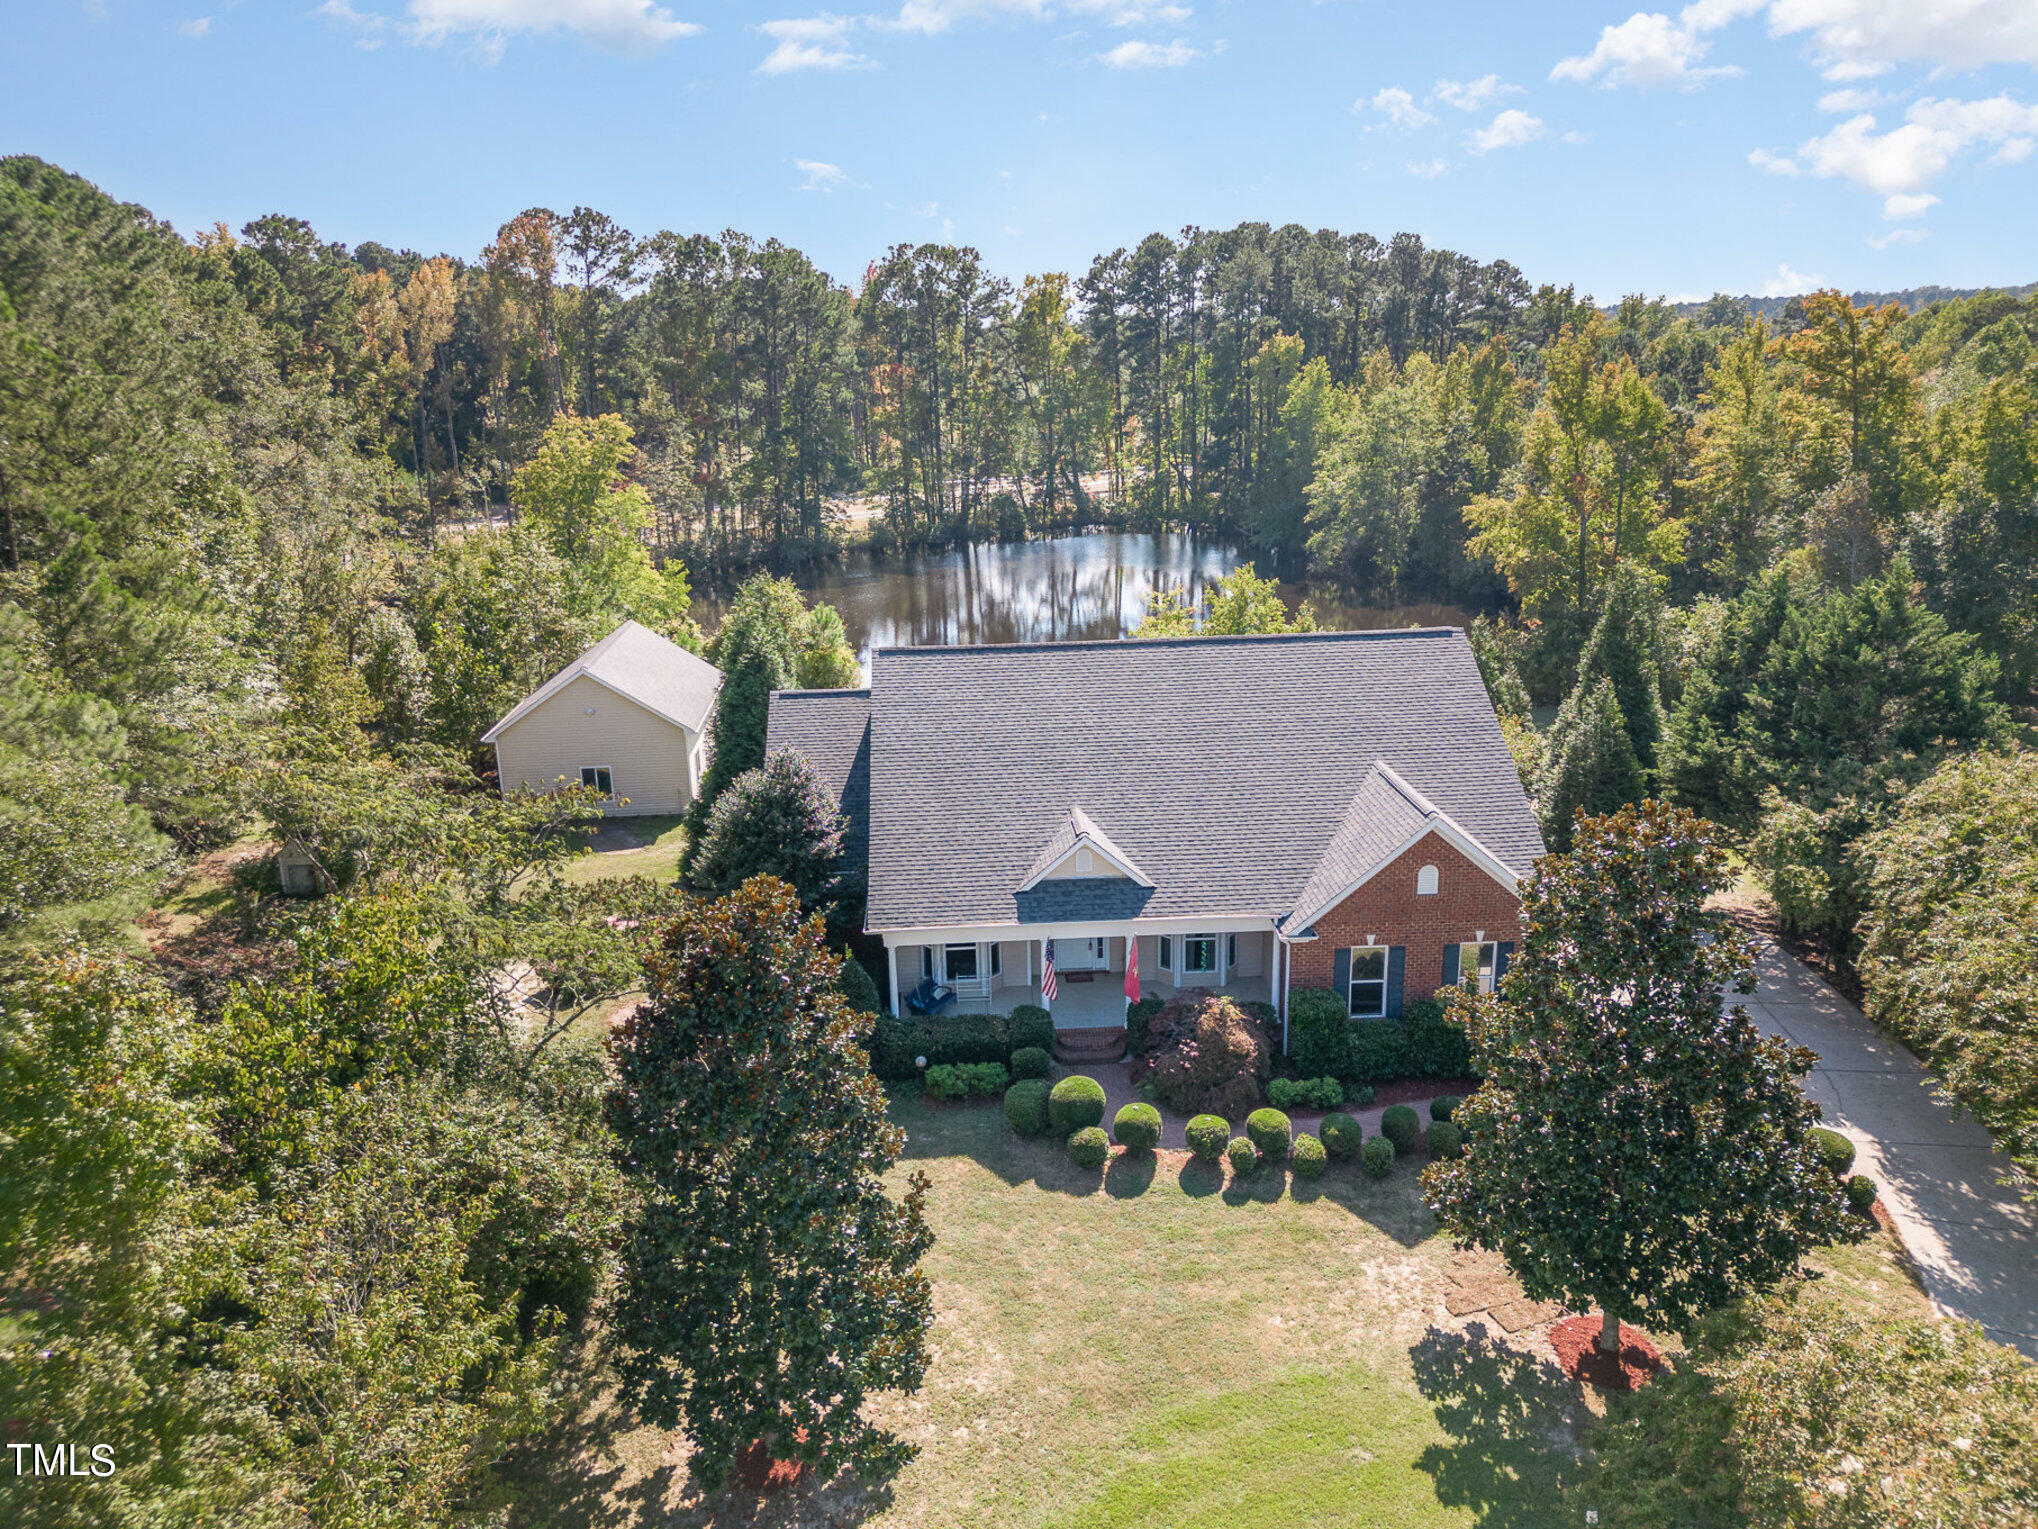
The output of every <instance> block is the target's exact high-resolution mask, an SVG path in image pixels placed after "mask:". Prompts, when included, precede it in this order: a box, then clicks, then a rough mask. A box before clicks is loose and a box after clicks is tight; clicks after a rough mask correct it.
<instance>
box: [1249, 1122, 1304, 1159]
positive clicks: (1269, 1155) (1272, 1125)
mask: <svg viewBox="0 0 2038 1529" xmlns="http://www.w3.org/2000/svg"><path fill="white" fill-rule="evenodd" d="M1245 1134H1246V1135H1247V1136H1249V1137H1251V1138H1252V1144H1253V1145H1254V1146H1255V1147H1257V1148H1259V1150H1260V1156H1261V1157H1264V1158H1266V1159H1268V1160H1269V1161H1270V1162H1276V1163H1279V1162H1284V1161H1286V1160H1287V1157H1288V1143H1289V1142H1291V1141H1292V1140H1294V1137H1295V1128H1294V1127H1293V1126H1292V1125H1290V1124H1289V1123H1288V1117H1287V1116H1286V1115H1283V1114H1282V1113H1281V1112H1280V1111H1279V1110H1254V1111H1253V1112H1252V1113H1251V1114H1250V1115H1248V1116H1246V1118H1245Z"/></svg>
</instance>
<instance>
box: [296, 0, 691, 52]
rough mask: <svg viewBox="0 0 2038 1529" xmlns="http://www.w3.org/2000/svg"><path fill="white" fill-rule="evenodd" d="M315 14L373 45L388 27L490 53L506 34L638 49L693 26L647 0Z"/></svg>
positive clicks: (468, 0)
mask: <svg viewBox="0 0 2038 1529" xmlns="http://www.w3.org/2000/svg"><path fill="white" fill-rule="evenodd" d="M318 14H319V15H321V16H324V17H326V18H327V19H328V20H331V21H335V22H338V23H340V24H341V25H343V26H346V27H349V28H351V29H352V30H353V32H354V34H355V37H356V40H358V41H359V42H360V43H361V44H362V46H364V47H373V46H375V45H376V44H377V43H379V42H380V41H381V40H382V37H383V35H384V34H385V33H387V32H388V31H390V30H391V29H392V28H393V29H395V30H396V31H398V32H399V33H400V34H401V35H402V36H403V37H404V38H405V40H407V41H409V42H412V43H416V44H419V45H421V46H425V47H436V46H438V45H440V44H442V43H446V42H452V41H464V42H467V43H469V44H470V45H471V46H472V47H473V48H474V49H475V50H476V51H477V52H478V53H480V54H481V56H482V57H484V58H486V59H489V60H491V61H493V60H495V59H498V58H500V57H502V52H503V49H504V48H506V47H508V46H509V42H510V39H511V38H513V37H520V36H528V37H547V36H550V35H552V34H553V33H556V32H567V33H571V34H572V35H574V36H576V37H579V38H581V39H583V40H584V41H587V42H591V43H594V44H595V45H596V46H598V47H603V48H608V49H610V50H611V51H613V52H617V53H643V52H648V51H649V50H651V49H653V48H657V47H661V46H663V45H664V44H666V43H668V42H672V41H673V40H675V39H676V38H681V37H691V36H693V35H694V34H695V33H696V32H698V31H700V27H699V26H698V25H696V24H695V23H694V22H691V21H681V20H678V19H677V18H676V17H674V16H673V14H672V12H671V11H669V10H667V9H666V8H665V7H664V6H662V5H654V4H653V3H652V0H409V4H408V5H407V6H406V7H405V9H404V13H403V19H402V20H401V21H395V20H393V19H392V18H391V17H389V16H386V15H383V14H381V13H379V12H374V11H357V10H355V9H354V7H353V6H352V5H351V4H349V3H348V0H325V3H324V4H323V5H321V6H320V7H319V8H318Z"/></svg>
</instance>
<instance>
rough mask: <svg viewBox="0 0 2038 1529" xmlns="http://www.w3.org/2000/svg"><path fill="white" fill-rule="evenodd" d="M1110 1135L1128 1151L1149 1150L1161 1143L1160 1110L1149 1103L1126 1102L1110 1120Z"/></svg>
mask: <svg viewBox="0 0 2038 1529" xmlns="http://www.w3.org/2000/svg"><path fill="white" fill-rule="evenodd" d="M1111 1135H1112V1138H1113V1139H1114V1140H1115V1141H1116V1142H1117V1143H1118V1145H1119V1146H1121V1147H1123V1148H1125V1149H1126V1150H1127V1151H1128V1152H1151V1151H1153V1149H1154V1148H1155V1147H1158V1146H1159V1145H1160V1144H1161V1112H1160V1111H1159V1110H1157V1109H1155V1108H1154V1107H1153V1106H1152V1105H1150V1104H1128V1105H1126V1106H1125V1108H1124V1109H1122V1110H1120V1111H1119V1112H1118V1118H1117V1119H1116V1120H1114V1121H1112V1122H1111Z"/></svg>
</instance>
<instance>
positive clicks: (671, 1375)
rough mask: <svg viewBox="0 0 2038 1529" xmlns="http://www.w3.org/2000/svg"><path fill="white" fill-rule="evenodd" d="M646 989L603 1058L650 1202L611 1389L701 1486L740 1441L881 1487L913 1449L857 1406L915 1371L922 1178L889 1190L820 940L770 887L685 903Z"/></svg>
mask: <svg viewBox="0 0 2038 1529" xmlns="http://www.w3.org/2000/svg"><path fill="white" fill-rule="evenodd" d="M647 976H648V982H647V988H648V991H649V994H650V997H649V998H648V999H647V1000H646V1001H645V1003H644V1004H643V1005H642V1006H641V1007H640V1008H639V1009H638V1010H637V1011H636V1012H635V1013H634V1014H633V1015H631V1016H630V1018H629V1020H628V1021H627V1022H626V1023H624V1024H623V1025H622V1026H621V1027H620V1028H618V1029H617V1031H616V1032H615V1035H614V1037H613V1039H612V1040H611V1042H610V1054H611V1058H612V1060H613V1062H614V1064H615V1069H616V1086H615V1090H614V1092H613V1093H612V1094H611V1096H610V1102H609V1119H610V1122H611V1124H612V1125H613V1126H614V1127H615V1130H616V1134H617V1136H618V1137H619V1138H620V1139H621V1151H622V1153H623V1157H624V1162H625V1165H626V1167H627V1168H628V1169H629V1170H630V1171H631V1172H632V1173H633V1174H634V1175H635V1176H636V1177H637V1179H638V1181H639V1182H640V1184H641V1186H642V1189H643V1193H644V1200H645V1204H644V1212H643V1218H642V1220H641V1222H640V1223H639V1226H638V1229H637V1234H636V1237H635V1239H634V1242H633V1244H632V1246H631V1248H630V1250H629V1253H628V1255H627V1267H626V1272H625V1278H624V1288H623V1293H622V1297H621V1300H620V1302H619V1305H618V1308H617V1312H616V1319H615V1331H616V1334H617V1336H618V1338H619V1339H620V1340H621V1341H622V1343H623V1345H624V1347H625V1350H626V1357H625V1358H624V1360H623V1362H622V1367H621V1368H622V1378H623V1384H624V1387H625V1390H626V1391H627V1393H628V1395H629V1397H630V1398H631V1400H632V1402H633V1403H634V1404H635V1405H636V1406H637V1407H638V1408H639V1409H640V1411H641V1412H642V1413H643V1415H644V1416H645V1417H647V1418H649V1419H651V1420H652V1421H653V1422H655V1423H657V1424H659V1425H660V1426H662V1427H673V1426H675V1425H679V1426H684V1427H685V1429H686V1432H687V1434H688V1436H689V1437H690V1438H691V1439H692V1441H693V1446H694V1450H695V1454H694V1462H693V1472H694V1475H695V1476H696V1478H697V1479H699V1480H700V1481H701V1483H702V1484H703V1485H704V1486H706V1487H708V1488H710V1489H713V1488H714V1487H716V1486H719V1485H720V1484H721V1482H722V1480H723V1479H724V1478H725V1477H726V1475H727V1474H728V1471H729V1468H730V1466H731V1465H732V1464H733V1463H734V1462H735V1459H736V1455H737V1452H738V1451H739V1450H741V1449H743V1448H745V1447H746V1446H747V1445H749V1444H750V1443H751V1442H752V1441H754V1440H763V1441H765V1442H766V1443H767V1444H768V1446H769V1447H770V1448H771V1450H772V1452H773V1453H774V1454H775V1455H776V1456H777V1457H779V1458H782V1459H793V1458H797V1459H800V1460H803V1461H806V1462H808V1463H809V1464H812V1465H814V1466H816V1467H819V1468H821V1469H822V1470H823V1471H827V1470H831V1469H834V1468H837V1467H840V1466H842V1465H852V1466H854V1467H856V1468H857V1469H858V1470H859V1471H860V1472H863V1473H865V1474H866V1475H869V1474H877V1473H881V1472H883V1471H885V1470H888V1469H894V1468H896V1467H897V1466H899V1465H901V1464H903V1463H904V1462H905V1461H906V1460H908V1459H910V1458H911V1457H912V1454H913V1449H912V1447H911V1446H909V1445H907V1444H906V1443H904V1442H903V1441H902V1440H899V1439H897V1438H894V1437H892V1436H891V1435H889V1434H887V1433H885V1432H883V1431H881V1430H879V1429H877V1428H875V1427H873V1426H872V1425H871V1424H870V1423H869V1422H868V1421H866V1420H865V1418H864V1417H863V1415H862V1409H863V1406H864V1403H865V1401H866V1400H867V1399H868V1398H869V1396H870V1395H871V1393H873V1392H877V1391H891V1390H902V1391H913V1390H917V1389H918V1388H919V1386H920V1384H921V1381H922V1380H923V1379H924V1377H925V1375H926V1372H927V1329H928V1326H929V1324H930V1323H931V1322H932V1321H933V1314H934V1308H933V1294H932V1290H931V1288H930V1286H929V1284H928V1281H927V1276H926V1275H925V1274H924V1273H922V1272H921V1271H920V1269H919V1268H918V1267H917V1265H918V1263H919V1260H920V1259H921V1257H922V1256H923V1255H924V1254H925V1253H926V1252H927V1250H928V1248H930V1247H931V1246H932V1245H933V1242H934V1235H933V1233H932V1232H931V1231H930V1230H929V1229H928V1226H927V1222H926V1217H925V1215H924V1213H923V1204H924V1201H925V1198H926V1193H927V1188H928V1181H927V1178H926V1176H925V1175H924V1174H918V1173H916V1174H914V1175H913V1178H912V1181H911V1187H910V1188H909V1189H908V1190H907V1192H906V1194H905V1197H904V1198H903V1199H902V1200H893V1199H891V1198H890V1197H889V1196H888V1195H886V1193H885V1190H884V1183H883V1177H882V1176H883V1174H884V1172H885V1170H886V1169H888V1168H890V1167H891V1166H892V1164H893V1163H894V1162H895V1161H897V1159H898V1155H899V1150H900V1148H901V1147H902V1146H903V1145H904V1143H905V1137H904V1135H903V1133H902V1132H900V1130H899V1129H898V1127H896V1126H894V1125H892V1124H891V1123H890V1121H889V1120H887V1119H886V1116H885V1096H884V1092H883V1090H882V1089H881V1088H880V1087H879V1086H878V1084H877V1081H876V1079H874V1078H873V1077H872V1076H871V1072H870V1061H869V1057H868V1055H867V1054H866V1052H865V1051H864V1048H863V1030H864V1026H866V1025H867V1024H868V1021H867V1020H865V1019H860V1018H858V1017H857V1016H856V1015H855V1014H853V1013H852V1012H851V1010H850V1007H849V1005H848V1003H847V1002H846V1001H845V1000H844V999H843V997H842V994H841V991H840V989H839V988H838V986H837V982H838V978H839V976H840V959H839V958H838V957H835V956H833V955H830V954H829V953H828V950H827V948H826V946H825V945H824V944H823V941H822V926H821V921H820V920H819V919H817V918H807V917H805V916H804V915H803V914H802V912H801V910H800V904H799V899H798V897H797V896H796V895H795V894H794V892H793V890H792V888H791V887H788V886H787V885H786V884H785V883H784V882H782V881H778V880H776V879H774V878H771V877H768V876H760V877H758V878H756V879H755V880H752V881H749V882H746V883H745V884H744V885H743V886H742V887H740V888H738V889H737V890H736V891H735V892H733V893H731V894H730V895H729V896H727V897H724V898H721V899H719V900H716V901H713V902H709V901H703V900H699V899H695V898H687V899H685V900H684V901H683V902H682V905H681V908H680V912H679V915H678V917H677V918H676V919H675V920H674V921H673V923H672V925H671V927H670V928H669V929H668V930H667V932H666V935H665V939H664V944H663V949H662V950H661V951H659V952H657V953H656V954H654V955H653V956H652V957H651V959H650V960H649V961H648V963H647Z"/></svg>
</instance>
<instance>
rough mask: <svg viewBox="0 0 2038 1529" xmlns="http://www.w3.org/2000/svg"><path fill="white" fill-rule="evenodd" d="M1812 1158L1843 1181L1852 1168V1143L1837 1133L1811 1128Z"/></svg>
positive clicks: (1815, 1127) (1816, 1127) (1821, 1128)
mask: <svg viewBox="0 0 2038 1529" xmlns="http://www.w3.org/2000/svg"><path fill="white" fill-rule="evenodd" d="M1812 1156H1814V1157H1816V1158H1817V1159H1818V1160H1819V1166H1820V1167H1821V1168H1823V1169H1825V1170H1826V1172H1828V1173H1830V1174H1831V1175H1832V1176H1833V1177H1834V1178H1836V1179H1844V1178H1845V1177H1847V1175H1848V1173H1849V1172H1851V1171H1852V1170H1853V1167H1854V1143H1853V1142H1851V1141H1849V1140H1848V1139H1847V1138H1846V1137H1844V1136H1842V1135H1841V1134H1840V1133H1839V1132H1838V1131H1829V1130H1827V1129H1826V1128H1825V1127H1824V1126H1813V1127H1812Z"/></svg>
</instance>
